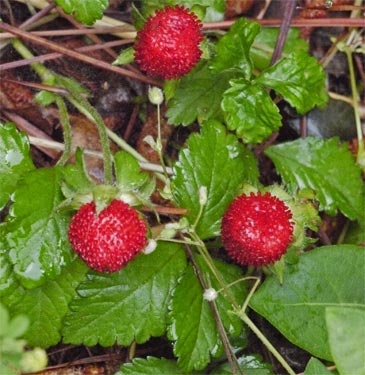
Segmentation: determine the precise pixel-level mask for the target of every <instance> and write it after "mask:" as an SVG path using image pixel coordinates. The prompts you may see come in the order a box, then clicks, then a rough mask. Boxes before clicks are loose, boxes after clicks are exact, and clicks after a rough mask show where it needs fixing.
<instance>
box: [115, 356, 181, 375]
mask: <svg viewBox="0 0 365 375" xmlns="http://www.w3.org/2000/svg"><path fill="white" fill-rule="evenodd" d="M156 374H158V375H172V374H174V375H175V374H176V375H178V374H185V375H186V371H183V370H181V369H180V368H179V367H178V365H177V363H176V362H175V361H172V360H169V359H165V358H156V357H147V358H136V359H134V360H133V362H132V363H126V364H124V365H123V366H122V367H121V369H120V370H119V371H118V372H117V373H116V374H115V375H156Z"/></svg>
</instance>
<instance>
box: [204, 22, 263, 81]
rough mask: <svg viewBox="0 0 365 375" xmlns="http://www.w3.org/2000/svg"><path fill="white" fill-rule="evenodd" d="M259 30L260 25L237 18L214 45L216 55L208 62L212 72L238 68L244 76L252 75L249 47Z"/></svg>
mask: <svg viewBox="0 0 365 375" xmlns="http://www.w3.org/2000/svg"><path fill="white" fill-rule="evenodd" d="M259 32H260V25H259V24H258V23H256V22H251V21H248V20H246V19H245V18H239V19H238V20H237V21H236V22H235V23H234V24H233V25H232V26H231V28H230V29H229V31H227V33H226V34H225V35H224V36H222V38H221V39H220V40H219V41H218V43H217V45H216V56H215V58H213V60H212V61H211V63H210V68H211V69H212V71H213V72H216V73H218V72H222V71H224V70H226V69H238V70H239V71H241V72H243V75H244V78H246V79H250V78H251V75H252V62H251V58H250V48H251V45H252V43H253V41H254V39H255V37H256V35H257V34H258V33H259Z"/></svg>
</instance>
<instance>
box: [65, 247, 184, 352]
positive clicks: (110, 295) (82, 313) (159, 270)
mask: <svg viewBox="0 0 365 375" xmlns="http://www.w3.org/2000/svg"><path fill="white" fill-rule="evenodd" d="M185 266H186V258H185V254H184V251H183V250H182V248H181V247H180V246H179V245H176V244H169V243H164V242H159V243H158V246H157V248H156V250H155V251H154V252H153V253H151V254H149V255H144V254H141V255H139V256H138V257H137V258H136V259H134V260H133V261H131V262H129V263H128V265H127V266H126V267H125V268H123V269H122V270H120V271H119V272H115V273H112V274H101V273H96V272H90V273H89V274H88V276H87V280H85V281H84V282H83V283H82V284H81V285H80V286H79V288H78V289H77V292H78V295H77V296H76V297H75V299H74V300H73V301H72V303H71V305H70V309H71V311H70V313H69V314H68V315H67V316H66V318H65V321H64V331H63V335H64V341H65V342H67V343H73V344H84V345H88V346H92V345H96V344H97V343H99V344H101V345H103V346H112V345H113V344H115V343H118V344H119V345H125V346H127V345H130V344H131V343H132V342H133V341H134V340H135V341H136V342H137V343H143V342H146V341H147V340H148V339H149V338H150V337H151V336H155V337H156V336H161V335H162V334H163V333H164V332H165V330H166V325H167V323H166V315H167V304H168V301H169V299H170V295H171V292H172V290H173V288H174V287H175V284H176V282H177V279H178V278H179V277H180V275H181V273H182V272H183V270H184V269H185Z"/></svg>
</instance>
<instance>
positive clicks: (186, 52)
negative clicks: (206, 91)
mask: <svg viewBox="0 0 365 375" xmlns="http://www.w3.org/2000/svg"><path fill="white" fill-rule="evenodd" d="M202 39H203V35H202V33H201V23H200V21H199V20H198V18H197V17H196V16H195V14H193V13H192V12H190V11H189V10H188V9H186V8H184V7H182V6H179V5H177V6H175V7H170V6H167V7H165V8H164V9H161V10H158V11H157V12H156V13H155V14H154V15H153V16H151V17H149V18H148V19H147V21H146V23H145V25H144V27H143V29H141V30H139V31H138V33H137V40H136V44H135V46H134V50H135V53H134V57H135V61H136V62H137V63H138V64H139V65H140V67H141V69H142V70H143V71H145V72H146V73H147V74H148V75H150V76H152V77H161V78H163V79H173V78H180V77H182V76H183V75H185V74H187V73H189V72H190V70H191V69H192V68H193V67H194V66H195V65H196V63H197V62H198V61H199V59H200V56H201V53H202V52H201V50H200V48H199V43H200V42H201V40H202Z"/></svg>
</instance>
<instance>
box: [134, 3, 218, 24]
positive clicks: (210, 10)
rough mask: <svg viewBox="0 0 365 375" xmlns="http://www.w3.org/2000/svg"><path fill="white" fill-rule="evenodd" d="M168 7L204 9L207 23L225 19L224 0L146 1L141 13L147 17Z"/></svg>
mask: <svg viewBox="0 0 365 375" xmlns="http://www.w3.org/2000/svg"><path fill="white" fill-rule="evenodd" d="M166 5H182V6H185V7H186V8H189V9H192V8H196V7H202V8H204V9H205V17H204V21H205V22H212V21H222V20H223V18H224V10H225V1H224V0H144V1H142V9H141V13H142V14H143V16H144V17H147V16H149V15H151V14H152V13H154V11H155V10H156V9H161V8H163V7H164V6H166ZM192 11H194V9H192Z"/></svg>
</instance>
